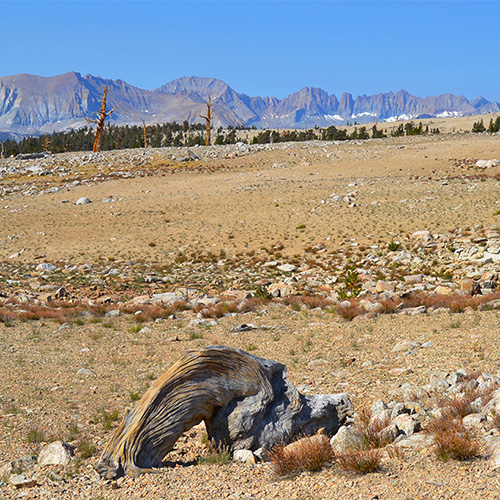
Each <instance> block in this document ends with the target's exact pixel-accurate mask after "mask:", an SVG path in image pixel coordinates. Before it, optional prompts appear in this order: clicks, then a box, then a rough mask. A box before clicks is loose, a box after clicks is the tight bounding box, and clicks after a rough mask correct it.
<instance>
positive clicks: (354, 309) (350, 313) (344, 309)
mask: <svg viewBox="0 0 500 500" xmlns="http://www.w3.org/2000/svg"><path fill="white" fill-rule="evenodd" d="M344 302H345V301H344ZM349 302H350V305H349V306H347V305H342V306H341V304H343V303H341V304H339V305H338V306H337V313H338V315H339V316H341V317H342V318H344V319H346V320H347V321H351V320H353V319H354V318H355V317H356V316H360V315H362V314H365V312H366V311H365V310H364V308H363V307H361V306H360V305H359V301H358V300H350V301H349Z"/></svg>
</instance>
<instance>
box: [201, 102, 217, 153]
mask: <svg viewBox="0 0 500 500" xmlns="http://www.w3.org/2000/svg"><path fill="white" fill-rule="evenodd" d="M206 105H207V114H206V115H205V116H203V115H200V118H203V119H204V120H205V122H206V124H207V142H206V144H207V146H209V145H210V126H211V125H210V122H211V120H212V118H213V116H214V111H213V109H212V99H211V98H210V96H209V97H208V101H207V103H206Z"/></svg>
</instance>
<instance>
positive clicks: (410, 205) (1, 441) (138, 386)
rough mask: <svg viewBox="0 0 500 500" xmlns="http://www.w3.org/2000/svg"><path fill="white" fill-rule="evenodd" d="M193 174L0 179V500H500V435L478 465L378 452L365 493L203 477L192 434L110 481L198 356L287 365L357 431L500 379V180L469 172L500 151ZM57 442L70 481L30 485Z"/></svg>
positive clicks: (447, 139) (463, 141)
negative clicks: (119, 456) (381, 412)
mask: <svg viewBox="0 0 500 500" xmlns="http://www.w3.org/2000/svg"><path fill="white" fill-rule="evenodd" d="M469 129H470V127H469ZM457 130H459V126H458V125H457ZM191 152H192V153H194V156H195V159H194V160H193V161H184V160H186V158H185V155H186V154H187V150H186V149H185V148H179V149H176V150H173V149H168V148H164V149H159V150H154V149H151V150H128V151H120V152H117V151H115V152H103V153H101V154H99V155H92V154H91V153H68V154H61V155H54V156H51V157H48V158H44V159H40V160H15V159H6V160H0V175H2V177H0V195H1V197H0V353H1V354H0V355H1V363H0V380H1V383H0V467H1V466H2V465H3V466H4V469H1V470H3V471H4V475H3V476H2V477H0V497H1V498H6V499H7V498H9V499H10V498H40V499H52V498H72V499H73V498H75V499H95V500H97V499H111V498H116V499H118V498H120V499H125V498H131V499H132V498H134V499H135V498H148V499H149V498H151V499H152V498H164V499H205V498H214V499H218V498H230V499H270V498H280V499H323V498H332V499H366V500H369V499H407V500H410V499H431V498H432V499H449V498H457V499H465V498H471V499H493V498H500V480H499V477H500V476H499V474H500V472H498V471H495V470H494V469H493V468H492V464H491V461H490V460H489V451H488V447H487V446H486V444H485V443H486V441H485V440H484V439H483V438H484V437H485V436H489V437H491V438H492V439H497V438H498V436H499V435H500V432H499V430H498V429H496V428H495V427H494V426H492V425H490V424H491V422H489V421H485V422H484V425H480V426H478V427H477V428H476V429H474V432H476V434H477V438H478V439H479V440H480V442H481V443H482V444H481V446H482V447H481V451H480V453H479V454H478V456H477V457H475V458H471V459H468V460H465V461H457V460H453V459H451V460H449V461H446V462H445V461H442V460H438V459H437V458H436V456H435V454H434V453H433V447H432V445H430V444H428V443H427V445H423V446H414V447H412V446H401V449H400V451H399V452H398V453H387V452H385V451H384V452H383V458H382V462H381V465H380V468H379V470H377V471H376V472H373V473H369V474H366V475H359V476H358V475H355V474H353V473H350V472H344V471H342V470H340V469H339V468H338V467H337V466H336V465H335V463H334V462H333V463H332V464H331V465H329V466H327V467H325V468H323V469H322V470H321V471H319V472H314V473H311V472H302V473H297V474H293V475H290V476H286V477H284V478H282V477H277V476H276V475H275V474H274V473H273V469H272V466H271V465H270V464H269V463H268V462H258V463H257V464H255V465H249V464H245V463H239V462H235V461H231V462H228V463H226V464H223V465H217V464H207V463H200V461H199V460H198V458H199V457H200V456H204V455H205V454H206V446H205V444H204V443H203V433H204V429H203V426H202V425H201V426H199V427H197V428H194V429H192V430H191V431H189V432H188V433H187V434H186V435H185V436H184V437H183V438H181V440H179V442H178V444H177V445H176V448H175V450H174V451H173V452H172V453H170V454H169V455H168V456H167V457H166V460H167V462H166V467H165V468H164V469H162V470H161V471H160V473H158V474H146V475H143V476H141V477H138V478H129V477H126V478H123V479H120V480H119V481H118V482H113V483H103V482H100V481H99V478H98V475H97V473H96V472H95V469H94V468H95V466H96V464H97V462H98V459H99V453H100V452H101V451H102V449H103V447H104V445H105V443H106V442H107V440H108V439H109V438H110V436H111V434H112V432H113V430H114V429H115V428H116V426H117V425H118V423H119V421H120V420H121V418H122V417H123V416H124V415H125V413H126V411H127V409H130V408H131V407H132V405H133V404H134V402H135V401H136V400H137V399H138V398H139V397H140V396H141V395H142V394H143V393H144V392H145V391H146V390H147V388H148V386H149V384H151V381H152V380H154V379H155V378H157V377H158V376H160V375H161V374H162V373H164V372H165V371H166V369H167V368H168V367H169V366H170V365H171V364H172V363H173V362H174V361H176V360H177V359H178V357H179V356H180V355H181V353H182V352H184V351H185V350H186V349H190V348H198V347H203V346H210V345H216V344H218V345H220V344H223V345H228V346H232V347H237V348H240V349H244V350H246V351H249V352H252V353H253V354H256V355H259V356H262V357H266V358H270V359H275V360H277V361H280V362H282V363H284V364H286V365H287V367H288V370H289V374H290V378H291V380H292V381H293V383H294V384H295V385H297V386H298V387H299V388H300V390H301V391H303V392H304V393H306V394H317V393H336V392H347V393H348V394H349V396H350V397H351V399H352V402H353V405H354V407H355V410H359V409H361V408H363V407H368V408H371V405H372V403H373V402H375V401H377V400H380V399H382V400H383V401H385V402H386V403H390V402H391V401H392V402H393V403H392V406H394V403H395V402H400V401H404V397H403V395H402V389H401V387H402V386H403V384H413V385H414V386H415V387H418V388H426V390H427V391H428V392H429V391H430V392H432V391H431V389H432V390H434V389H435V387H434V388H429V387H428V386H429V384H430V382H429V381H430V379H431V378H432V377H433V376H434V379H436V376H438V375H439V376H440V377H443V378H446V375H447V374H452V373H455V372H457V370H463V372H464V373H467V374H471V373H477V374H478V373H479V374H482V375H480V376H479V378H478V380H479V381H481V380H488V377H490V376H491V377H492V378H494V377H496V376H497V375H498V374H499V370H500V337H499V335H498V330H499V327H500V317H499V315H498V309H499V308H500V302H495V301H496V300H498V293H497V292H496V290H495V285H496V281H497V279H498V276H497V273H498V267H499V266H500V234H499V233H500V222H499V219H500V215H499V214H500V198H499V188H500V164H497V165H496V166H495V165H494V163H492V164H490V165H489V166H488V167H487V168H480V167H479V166H477V164H476V163H477V161H478V160H491V159H500V135H499V134H494V135H488V134H470V133H451V132H448V133H442V134H438V135H427V136H418V137H403V138H387V139H378V140H368V141H349V142H343V143H328V142H319V141H317V142H308V143H287V144H277V145H268V146H258V147H257V146H251V147H247V146H244V145H240V146H223V147H216V146H213V147H209V148H203V147H199V148H192V149H191ZM27 167H29V168H30V169H31V170H29V169H28V170H26V168H27ZM2 193H3V194H2ZM82 197H87V198H88V199H89V200H91V203H88V204H78V205H77V204H76V202H77V200H79V199H81V198H82ZM427 232H428V233H427ZM495 252H496V253H495ZM497 256H498V257H497ZM287 265H288V266H287ZM349 272H350V273H351V277H352V276H353V275H356V277H357V278H358V279H359V289H356V290H357V291H356V295H357V294H358V292H359V293H360V294H359V296H358V297H354V296H351V295H350V292H352V289H350V288H349V286H348V282H347V281H346V276H348V274H349ZM405 277H406V279H405ZM408 277H413V278H408ZM473 283H476V284H479V286H480V288H481V289H482V295H479V296H476V297H473V298H472V297H470V286H471V285H472V284H473ZM356 286H357V285H356ZM339 292H340V295H339ZM168 293H170V294H174V293H175V294H177V296H178V297H179V298H182V300H183V301H184V304H185V307H178V305H176V304H172V303H170V304H167V303H166V302H165V301H163V302H162V300H163V298H165V297H166V295H161V294H168ZM251 294H253V295H255V296H256V297H255V298H254V299H252V298H250V295H251ZM273 295H274V298H272V297H273ZM345 295H347V297H346V296H345ZM416 296H417V297H419V298H418V300H417V299H412V300H413V301H412V302H411V303H410V298H411V297H416ZM424 296H425V298H423V297H424ZM155 297H156V299H155ZM158 297H160V298H158ZM161 297H163V298H161ZM436 297H437V298H436ZM441 298H442V301H441ZM452 298H457V300H462V301H464V302H463V303H460V304H462V305H459V306H457V307H455V306H453V307H450V304H451V301H452ZM210 299H220V300H221V301H222V302H220V303H219V304H224V307H222V306H221V305H220V306H219V309H217V307H216V306H217V304H216V300H212V301H210ZM346 299H347V300H348V301H349V302H350V303H351V306H348V305H346V304H345V303H344V305H342V300H344V302H345V300H346ZM314 300H316V302H314ZM361 300H364V301H368V302H370V303H373V304H375V303H383V305H384V308H383V310H382V309H377V308H376V307H375V306H373V307H371V306H370V304H366V303H365V305H364V306H363V305H360V301H361ZM447 300H448V302H447ZM473 300H474V301H475V302H473ZM148 301H149V302H148ZM245 301H246V302H245ZM405 301H406V302H405ZM419 301H420V302H419ZM467 301H469V302H467ZM207 304H208V305H207ZM453 304H455V302H453ZM311 305H313V306H314V307H312V306H311ZM462 306H463V307H462ZM169 307H170V309H168V308H169ZM349 307H350V309H349ZM418 307H424V309H423V310H422V309H421V310H419V311H417V310H416V309H417V308H418ZM346 308H347V309H349V311H351V312H350V313H349V314H348V313H346V312H345V311H346V310H347V309H346ZM409 309H411V311H412V313H411V314H407V312H408V310H409ZM47 311H49V312H47ZM457 311H458V312H457ZM243 324H245V325H252V328H251V329H248V330H247V329H245V328H238V327H241V325H243ZM402 341H410V342H409V343H408V345H409V346H410V347H409V348H408V349H404V348H401V349H395V347H396V346H398V345H399V344H401V342H402ZM481 377H482V378H481ZM422 406H425V405H424V403H422ZM426 410H428V411H429V412H430V411H431V410H432V408H431V406H428V407H426ZM427 417H429V418H430V413H429V415H426V416H425V418H427ZM426 423H428V419H427V420H425V419H423V420H422V424H423V426H424V427H425V424H426ZM422 434H424V433H423V432H422ZM58 439H60V440H63V441H65V442H70V443H71V444H73V445H74V446H75V447H76V456H75V458H74V459H73V460H72V462H71V463H70V464H69V465H67V466H55V465H53V466H45V467H40V466H38V465H36V463H35V464H30V463H28V462H30V459H29V458H26V457H30V456H33V455H37V454H38V453H39V452H40V450H41V449H42V448H43V446H44V445H45V444H46V443H47V442H49V441H52V440H58ZM403 442H404V440H402V441H401V443H403ZM396 445H397V443H396ZM391 446H395V445H391ZM22 457H25V459H24V461H21V462H22V463H21V462H19V460H18V459H21V458H22ZM15 460H18V462H16V463H15V464H14V466H13V469H12V470H10V469H9V471H8V474H10V473H13V472H17V473H18V474H20V475H22V476H24V477H25V479H26V483H25V484H24V485H20V487H16V486H15V485H13V484H11V482H10V480H9V477H8V474H7V473H6V472H5V471H6V470H7V469H5V464H9V463H12V461H15ZM26 464H27V465H26Z"/></svg>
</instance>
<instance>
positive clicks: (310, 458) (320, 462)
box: [270, 434, 333, 476]
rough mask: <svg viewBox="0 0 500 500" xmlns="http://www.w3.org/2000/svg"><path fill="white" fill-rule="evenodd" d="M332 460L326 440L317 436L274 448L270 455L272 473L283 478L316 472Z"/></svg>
mask: <svg viewBox="0 0 500 500" xmlns="http://www.w3.org/2000/svg"><path fill="white" fill-rule="evenodd" d="M332 459H333V450H332V447H331V446H330V442H329V440H328V438H327V437H326V436H324V435H321V434H317V435H315V436H309V437H305V438H302V439H299V440H297V441H294V442H293V443H291V444H289V445H286V446H285V445H279V446H276V447H275V448H274V449H273V450H272V452H271V453H270V460H271V465H272V467H273V470H274V473H275V474H277V475H278V476H284V475H286V474H290V473H292V472H301V471H318V470H320V469H321V468H322V467H324V466H325V465H326V464H327V463H328V462H329V461H330V460H332Z"/></svg>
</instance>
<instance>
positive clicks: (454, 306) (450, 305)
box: [404, 292, 500, 313]
mask: <svg viewBox="0 0 500 500" xmlns="http://www.w3.org/2000/svg"><path fill="white" fill-rule="evenodd" d="M497 298H500V292H496V293H491V294H489V295H476V296H475V297H472V296H470V295H458V294H455V293H452V294H450V295H428V294H426V293H421V292H418V293H412V294H410V295H409V296H408V297H406V298H405V300H404V306H405V307H418V306H426V307H428V308H430V307H433V308H436V309H438V308H446V309H449V310H450V311H451V312H454V313H457V312H463V311H464V309H465V308H466V307H471V308H472V309H477V308H478V307H479V306H480V305H482V304H485V303H486V302H489V301H490V300H494V299H497Z"/></svg>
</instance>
